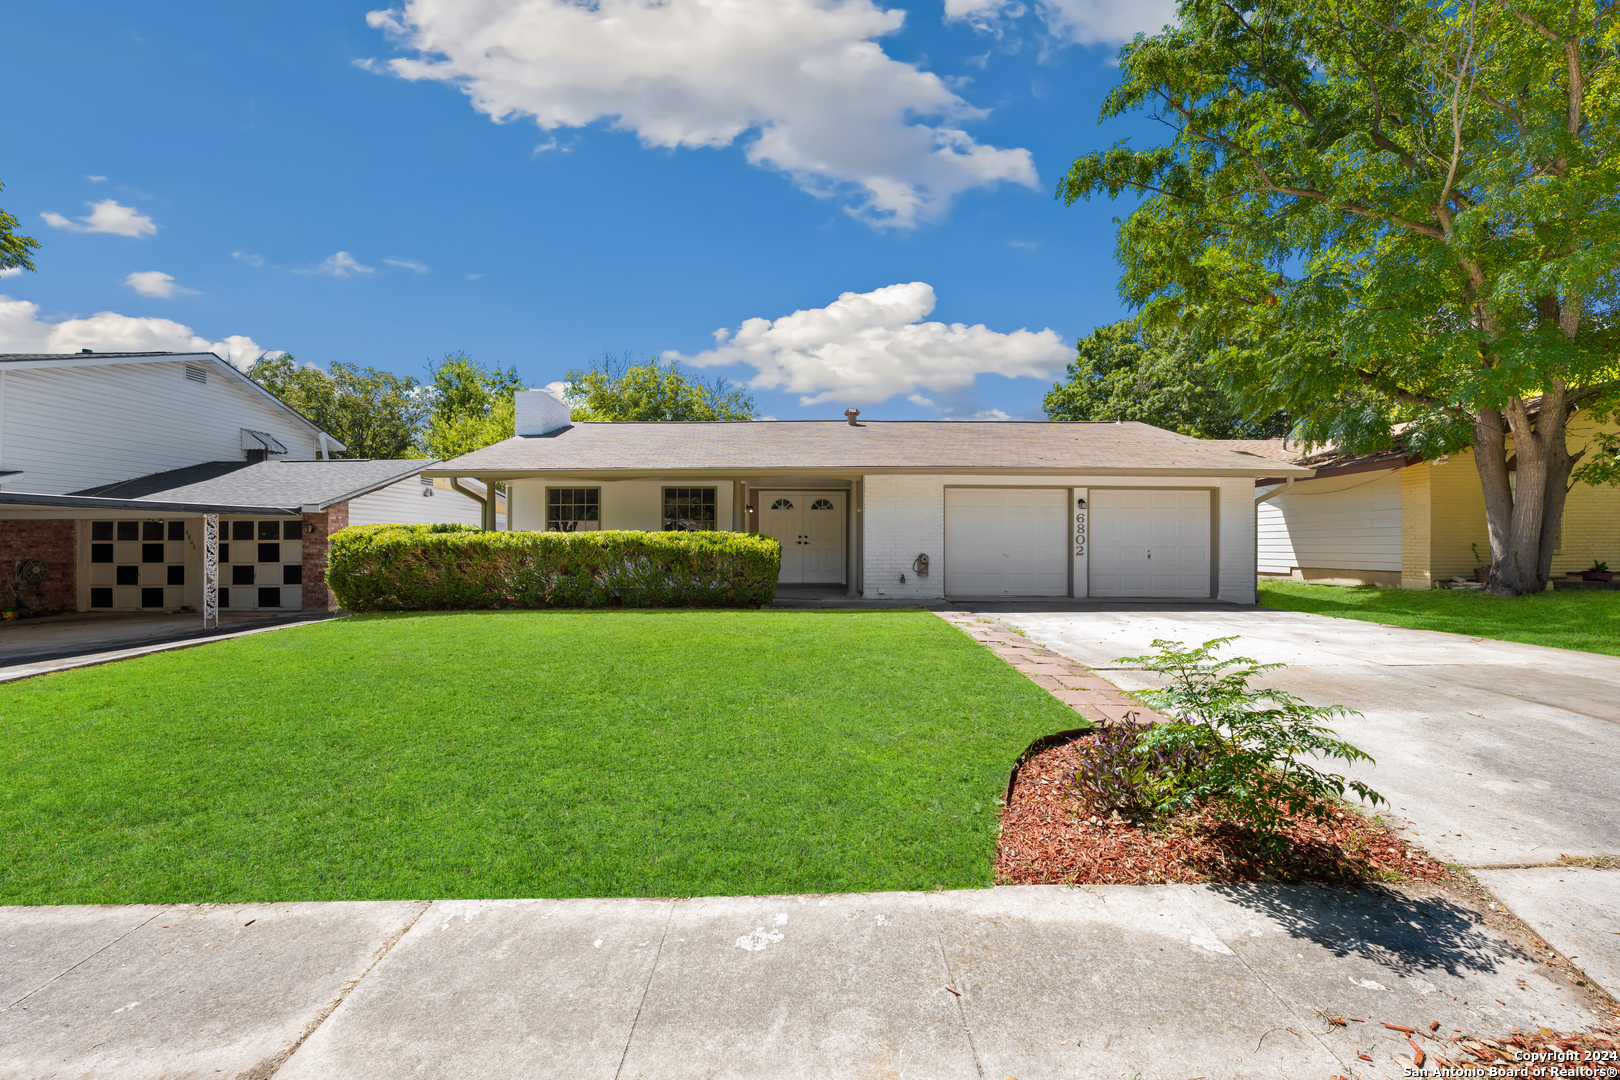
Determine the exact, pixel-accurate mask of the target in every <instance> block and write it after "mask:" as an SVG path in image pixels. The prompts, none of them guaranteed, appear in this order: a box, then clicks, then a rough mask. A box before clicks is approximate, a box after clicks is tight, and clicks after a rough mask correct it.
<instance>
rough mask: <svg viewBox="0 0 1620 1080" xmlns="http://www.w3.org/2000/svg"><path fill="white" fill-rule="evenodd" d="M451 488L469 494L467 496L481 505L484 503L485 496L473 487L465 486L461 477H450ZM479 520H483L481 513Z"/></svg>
mask: <svg viewBox="0 0 1620 1080" xmlns="http://www.w3.org/2000/svg"><path fill="white" fill-rule="evenodd" d="M450 488H451V490H453V491H459V492H460V493H461V494H463V495H465V496H467V498H469V499H471V500H472V501H473V502H475V503H477V504H478V505H479V506H483V505H484V497H483V496H482V495H480V494H478V493H477V492H476V491H474V490H473V489H472V488H464V487H462V486H461V477H459V476H452V477H451V478H450ZM479 520H480V521H482V520H483V516H482V515H481V514H480V515H479Z"/></svg>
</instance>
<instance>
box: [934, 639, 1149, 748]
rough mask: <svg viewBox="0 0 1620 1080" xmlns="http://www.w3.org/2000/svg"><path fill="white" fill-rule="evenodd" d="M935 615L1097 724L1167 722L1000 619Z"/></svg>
mask: <svg viewBox="0 0 1620 1080" xmlns="http://www.w3.org/2000/svg"><path fill="white" fill-rule="evenodd" d="M935 614H936V615H938V616H939V617H940V618H941V619H944V620H945V621H946V622H948V623H950V624H951V625H952V626H954V627H956V628H957V629H958V630H961V631H962V632H963V633H965V634H967V635H968V636H969V637H971V638H972V639H973V640H974V641H977V642H978V643H979V644H980V645H983V646H984V647H985V648H987V649H989V650H990V651H991V652H993V653H995V654H996V655H997V656H999V657H1001V658H1002V659H1003V660H1005V661H1007V663H1009V664H1011V665H1012V666H1013V667H1014V668H1016V669H1017V670H1019V671H1021V672H1023V673H1024V674H1025V675H1026V676H1028V677H1029V680H1030V681H1031V682H1033V683H1034V684H1035V685H1036V686H1039V687H1042V688H1043V689H1045V690H1046V691H1047V692H1048V693H1050V694H1051V695H1052V696H1053V697H1055V698H1057V699H1058V700H1059V701H1061V702H1063V704H1065V705H1067V706H1068V707H1069V708H1071V709H1073V710H1074V711H1075V712H1077V713H1079V714H1080V715H1081V716H1083V717H1085V718H1086V719H1087V720H1090V721H1092V722H1093V723H1096V724H1103V725H1110V724H1122V723H1133V724H1140V725H1142V726H1144V727H1145V726H1147V725H1148V724H1157V723H1163V722H1164V717H1162V716H1160V715H1159V714H1158V713H1156V712H1154V711H1153V710H1152V709H1149V708H1148V707H1147V706H1145V705H1142V704H1139V703H1138V702H1136V701H1133V700H1131V698H1130V697H1129V696H1128V695H1127V694H1126V693H1125V692H1124V691H1123V690H1121V689H1120V688H1119V687H1117V686H1115V685H1114V684H1113V683H1111V682H1109V681H1108V680H1107V679H1104V678H1102V677H1101V676H1100V675H1098V674H1096V673H1095V672H1093V671H1092V670H1091V669H1090V668H1088V667H1086V666H1085V665H1084V664H1078V663H1075V662H1074V661H1073V660H1070V659H1069V658H1068V657H1066V656H1062V655H1060V654H1058V653H1055V652H1053V651H1052V650H1051V649H1048V648H1045V647H1043V646H1041V645H1037V644H1035V642H1033V641H1031V640H1029V638H1027V637H1025V636H1024V635H1023V634H1020V633H1019V632H1018V631H1017V630H1014V629H1013V628H1012V627H1010V626H1008V625H1007V624H1006V623H1004V622H1001V621H1000V620H999V619H992V618H989V617H987V616H984V615H975V614H974V613H973V612H971V611H937V612H935Z"/></svg>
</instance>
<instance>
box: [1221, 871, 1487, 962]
mask: <svg viewBox="0 0 1620 1080" xmlns="http://www.w3.org/2000/svg"><path fill="white" fill-rule="evenodd" d="M1211 888H1212V891H1214V892H1215V893H1216V894H1217V895H1219V896H1221V897H1223V898H1224V899H1227V900H1230V901H1231V902H1233V903H1235V904H1238V905H1240V906H1242V907H1246V908H1249V909H1250V910H1252V911H1256V912H1259V913H1260V914H1262V915H1264V916H1266V917H1267V918H1268V919H1270V920H1271V921H1272V922H1274V923H1276V924H1277V926H1278V927H1279V928H1280V929H1282V930H1284V931H1285V932H1287V933H1288V934H1289V935H1290V936H1292V937H1295V938H1300V939H1302V940H1305V941H1310V942H1312V943H1314V944H1316V945H1320V946H1322V947H1323V948H1325V949H1327V950H1329V951H1330V952H1332V953H1333V955H1335V956H1338V957H1346V956H1358V957H1361V958H1362V959H1364V960H1369V961H1371V962H1373V963H1375V964H1378V965H1379V966H1381V967H1383V968H1384V969H1386V970H1388V971H1392V972H1395V973H1396V974H1400V975H1416V974H1420V973H1422V972H1425V971H1444V972H1445V973H1446V974H1448V975H1453V976H1456V975H1463V974H1466V973H1470V972H1476V973H1477V972H1490V971H1494V970H1496V969H1497V967H1498V966H1500V965H1502V964H1504V963H1508V962H1511V961H1513V960H1516V959H1518V953H1517V951H1516V950H1514V949H1513V947H1512V946H1510V945H1509V944H1507V943H1506V942H1504V941H1501V940H1500V939H1498V938H1494V937H1492V936H1491V935H1489V934H1487V933H1486V932H1485V930H1484V928H1483V927H1482V926H1481V925H1480V924H1479V923H1478V922H1477V921H1476V919H1475V917H1474V914H1473V912H1471V911H1469V910H1468V909H1467V908H1465V907H1463V906H1462V905H1461V904H1458V903H1456V902H1455V901H1452V900H1448V899H1446V898H1444V897H1439V896H1431V897H1422V898H1417V897H1411V896H1407V895H1405V894H1403V893H1399V892H1396V891H1395V890H1393V889H1387V888H1383V887H1381V886H1376V885H1375V886H1369V887H1367V888H1363V889H1319V888H1311V887H1309V886H1300V885H1282V886H1278V885H1216V886H1212V887H1211Z"/></svg>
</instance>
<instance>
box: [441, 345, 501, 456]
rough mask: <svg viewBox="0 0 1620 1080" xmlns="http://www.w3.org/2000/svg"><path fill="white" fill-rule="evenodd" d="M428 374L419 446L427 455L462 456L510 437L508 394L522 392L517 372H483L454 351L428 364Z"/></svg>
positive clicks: (469, 359)
mask: <svg viewBox="0 0 1620 1080" xmlns="http://www.w3.org/2000/svg"><path fill="white" fill-rule="evenodd" d="M428 375H429V379H428V384H427V395H428V402H429V409H428V417H427V430H426V432H425V433H424V435H423V443H424V445H425V446H426V447H427V452H428V453H429V454H431V455H433V456H434V457H436V458H453V457H460V456H461V455H462V454H470V453H472V452H473V451H474V450H477V449H479V448H481V447H485V446H489V445H490V444H492V443H498V442H500V441H501V440H502V439H510V438H511V437H512V433H513V431H514V430H515V428H514V420H515V410H514V408H513V401H512V395H513V394H515V393H517V392H518V391H519V390H521V389H523V381H522V380H521V379H519V378H518V373H517V368H515V367H511V368H507V369H506V370H505V371H502V370H501V369H500V368H486V367H484V366H483V365H482V364H480V363H479V362H478V361H476V360H474V359H473V358H472V357H470V356H468V355H467V354H466V353H465V352H455V353H445V354H444V358H443V359H442V360H440V361H439V362H438V363H436V364H432V365H430V366H429V368H428Z"/></svg>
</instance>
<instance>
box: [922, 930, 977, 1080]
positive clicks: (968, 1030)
mask: <svg viewBox="0 0 1620 1080" xmlns="http://www.w3.org/2000/svg"><path fill="white" fill-rule="evenodd" d="M928 913H929V914H930V915H933V916H934V942H935V944H937V945H938V946H939V959H940V963H942V964H944V965H945V977H946V978H947V979H949V980H950V982H949V984H948V985H949V986H950V987H951V988H952V991H953V992H952V994H951V998H952V999H953V1000H954V1001H955V1002H956V1014H957V1015H958V1016H959V1017H961V1018H962V1034H964V1035H966V1036H967V1044H968V1053H970V1054H972V1055H973V1068H974V1069H975V1070H976V1071H977V1072H978V1074H979V1080H984V1063H983V1062H981V1061H980V1060H979V1048H978V1047H977V1046H976V1045H974V1042H973V1025H972V1024H969V1023H968V1016H967V1006H966V1005H964V1004H962V997H963V995H962V994H961V993H960V992H957V991H956V990H955V987H956V972H954V971H952V970H951V958H950V955H949V954H948V953H946V951H945V933H944V930H943V929H942V928H941V927H940V925H939V918H938V912H936V911H934V904H933V901H932V900H930V901H929V903H928Z"/></svg>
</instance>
